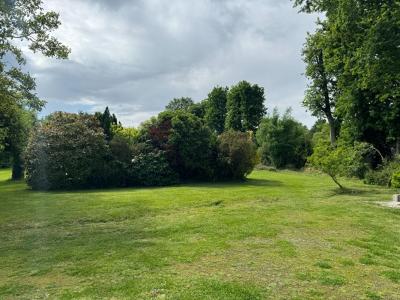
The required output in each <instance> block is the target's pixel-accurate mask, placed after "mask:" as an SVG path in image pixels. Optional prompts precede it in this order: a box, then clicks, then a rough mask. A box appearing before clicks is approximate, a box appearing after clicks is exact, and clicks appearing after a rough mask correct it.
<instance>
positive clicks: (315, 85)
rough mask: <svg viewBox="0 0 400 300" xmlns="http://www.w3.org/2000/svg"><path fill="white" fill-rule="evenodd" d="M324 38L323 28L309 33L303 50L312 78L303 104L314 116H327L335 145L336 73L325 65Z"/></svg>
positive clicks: (309, 75)
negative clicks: (330, 71)
mask: <svg viewBox="0 0 400 300" xmlns="http://www.w3.org/2000/svg"><path fill="white" fill-rule="evenodd" d="M323 38H324V32H323V30H319V31H317V32H316V33H315V34H314V35H308V37H307V42H306V45H305V47H304V50H303V59H304V62H305V63H306V76H307V77H308V78H309V79H310V80H311V84H310V85H309V86H308V89H307V91H306V96H305V99H304V102H303V104H304V106H305V107H307V108H308V109H310V111H311V113H312V115H313V116H316V117H318V118H321V117H324V118H326V120H327V121H328V123H329V127H330V140H331V144H332V145H334V144H335V143H336V135H337V133H336V127H337V120H336V118H335V117H334V109H335V106H336V96H337V88H336V79H335V77H334V75H333V74H330V73H328V71H327V69H326V67H325V63H324V61H325V60H324V52H323V49H324V45H323Z"/></svg>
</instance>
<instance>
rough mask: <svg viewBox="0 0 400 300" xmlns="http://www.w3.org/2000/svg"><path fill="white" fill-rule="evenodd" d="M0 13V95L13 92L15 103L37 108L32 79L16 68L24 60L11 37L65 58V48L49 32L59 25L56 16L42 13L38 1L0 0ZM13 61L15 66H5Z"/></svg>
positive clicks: (30, 46) (57, 16)
mask: <svg viewBox="0 0 400 300" xmlns="http://www.w3.org/2000/svg"><path fill="white" fill-rule="evenodd" d="M0 14H1V20H0V82H1V84H0V87H1V90H0V94H3V95H4V94H7V95H12V96H13V97H14V96H15V95H17V98H16V99H15V100H16V102H18V104H22V105H24V106H25V105H26V106H29V107H31V108H33V109H36V110H38V109H40V108H41V107H42V106H43V104H44V102H43V101H41V100H39V99H38V98H37V96H36V95H35V93H34V89H35V81H34V79H33V78H32V77H31V76H30V75H29V74H26V73H24V72H23V71H22V69H21V67H20V66H21V65H23V64H25V59H24V57H23V52H22V50H21V49H20V48H18V47H17V46H16V43H14V40H19V41H25V42H27V46H28V48H29V49H30V50H32V51H33V52H41V53H42V54H44V55H45V56H49V57H56V58H67V57H68V54H69V49H68V48H67V47H65V46H64V45H62V44H61V43H60V42H59V41H58V40H57V39H56V38H54V37H52V36H51V35H50V33H51V32H52V31H54V30H55V29H57V28H58V27H59V26H60V24H61V23H60V21H59V15H58V14H57V13H55V12H53V11H47V12H46V11H45V10H44V9H43V3H42V1H41V0H15V1H1V2H0ZM13 60H14V61H15V62H16V63H17V65H14V66H13V65H11V66H9V64H8V63H7V62H10V61H13Z"/></svg>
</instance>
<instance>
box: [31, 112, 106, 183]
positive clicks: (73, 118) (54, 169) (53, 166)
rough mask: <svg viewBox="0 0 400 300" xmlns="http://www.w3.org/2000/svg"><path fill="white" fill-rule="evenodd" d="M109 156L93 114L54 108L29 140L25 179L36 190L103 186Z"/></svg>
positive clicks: (101, 131)
mask: <svg viewBox="0 0 400 300" xmlns="http://www.w3.org/2000/svg"><path fill="white" fill-rule="evenodd" d="M110 157H111V156H110V153H109V149H108V146H107V143H106V140H105V136H104V133H103V130H102V128H100V126H99V124H98V121H97V120H96V119H95V118H94V117H93V116H90V115H87V114H70V113H63V112H57V113H54V114H52V115H51V116H49V117H48V118H47V120H46V121H45V122H44V123H43V124H41V125H40V126H39V127H38V128H37V130H36V131H35V132H34V133H33V134H32V136H31V138H30V140H29V144H28V148H27V152H26V173H27V182H28V184H29V185H30V186H31V187H32V188H33V189H39V190H49V189H51V190H53V189H72V188H84V187H96V186H104V185H105V184H106V183H107V178H105V177H106V176H105V174H107V173H106V171H105V169H107V167H108V166H107V165H108V163H109V161H110Z"/></svg>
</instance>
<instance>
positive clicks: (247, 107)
mask: <svg viewBox="0 0 400 300" xmlns="http://www.w3.org/2000/svg"><path fill="white" fill-rule="evenodd" d="M264 101H265V97H264V88H262V87H259V86H258V85H256V84H254V85H251V84H250V83H248V82H247V81H241V82H239V83H238V84H237V85H235V86H232V87H231V88H230V89H229V92H228V94H227V105H226V106H227V115H226V120H225V128H226V129H227V130H229V129H232V130H235V131H242V132H245V131H256V130H257V128H258V125H259V124H260V122H261V119H262V117H263V116H264V115H265V112H266V108H265V106H264Z"/></svg>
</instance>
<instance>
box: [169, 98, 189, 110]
mask: <svg viewBox="0 0 400 300" xmlns="http://www.w3.org/2000/svg"><path fill="white" fill-rule="evenodd" d="M193 105H194V102H193V100H192V99H191V98H188V97H182V98H174V99H172V100H171V101H170V102H169V103H168V105H167V106H166V107H165V109H166V110H169V111H178V110H182V111H189V110H190V108H191V107H192V106H193Z"/></svg>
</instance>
